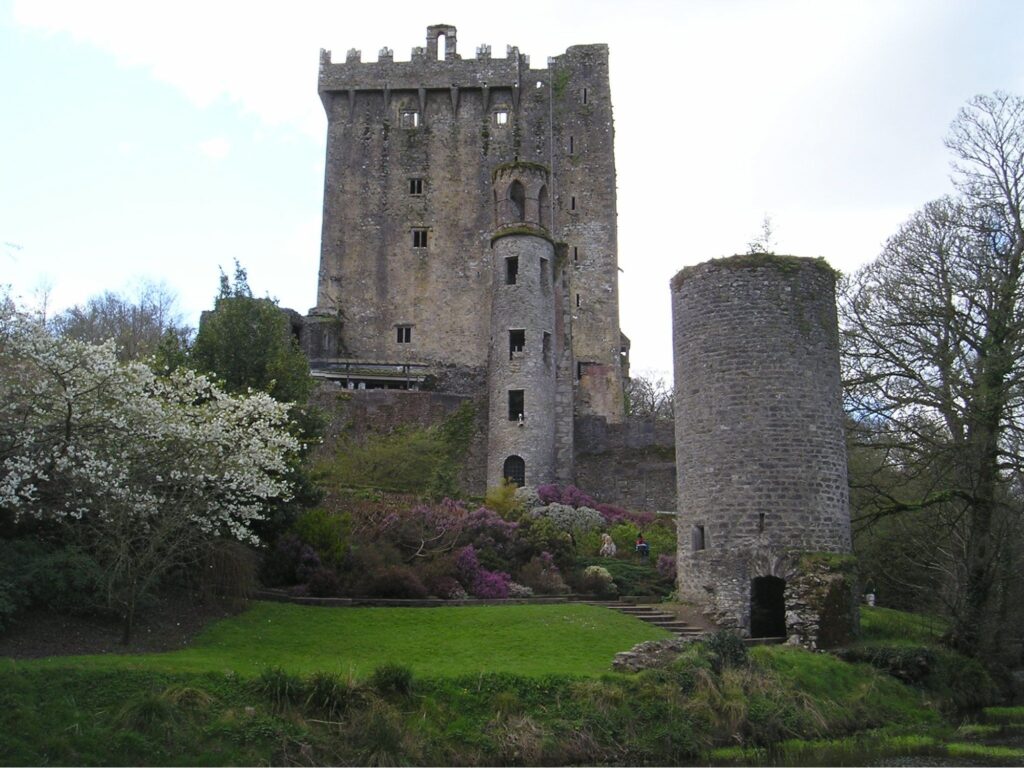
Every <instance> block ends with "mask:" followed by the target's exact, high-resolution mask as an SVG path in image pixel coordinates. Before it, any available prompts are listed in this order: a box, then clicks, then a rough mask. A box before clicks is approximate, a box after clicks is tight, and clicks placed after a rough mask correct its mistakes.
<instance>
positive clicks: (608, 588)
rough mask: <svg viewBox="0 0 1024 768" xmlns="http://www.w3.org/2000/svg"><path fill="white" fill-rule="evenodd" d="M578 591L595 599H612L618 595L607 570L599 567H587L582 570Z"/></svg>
mask: <svg viewBox="0 0 1024 768" xmlns="http://www.w3.org/2000/svg"><path fill="white" fill-rule="evenodd" d="M579 590H580V591H581V592H585V593H587V594H591V595H596V596H597V597H614V596H615V595H617V594H618V593H619V590H618V587H616V586H615V581H614V580H613V579H612V575H611V574H610V573H609V572H608V569H607V568H605V567H603V566H600V565H588V566H587V567H586V568H584V569H583V573H582V575H581V576H580V579H579Z"/></svg>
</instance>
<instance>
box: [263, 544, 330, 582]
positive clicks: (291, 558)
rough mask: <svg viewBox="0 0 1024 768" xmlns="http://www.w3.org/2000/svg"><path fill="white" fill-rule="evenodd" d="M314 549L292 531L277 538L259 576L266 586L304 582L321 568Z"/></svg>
mask: <svg viewBox="0 0 1024 768" xmlns="http://www.w3.org/2000/svg"><path fill="white" fill-rule="evenodd" d="M322 567H323V566H322V564H321V562H320V557H319V556H318V555H317V553H316V550H315V549H313V548H312V547H311V546H309V544H307V543H306V542H304V541H303V540H302V539H300V538H299V537H298V536H296V535H295V534H294V533H289V534H285V535H284V536H281V537H280V538H278V540H277V543H276V544H275V545H274V549H273V550H272V551H271V552H270V553H269V554H268V555H267V557H266V559H265V560H264V561H263V567H262V568H261V569H260V577H261V578H262V579H263V583H264V584H266V585H267V586H271V587H277V586H285V585H289V584H300V583H301V584H304V583H306V582H307V581H309V578H310V576H312V575H313V574H314V573H316V572H317V571H319V570H320V569H321V568H322Z"/></svg>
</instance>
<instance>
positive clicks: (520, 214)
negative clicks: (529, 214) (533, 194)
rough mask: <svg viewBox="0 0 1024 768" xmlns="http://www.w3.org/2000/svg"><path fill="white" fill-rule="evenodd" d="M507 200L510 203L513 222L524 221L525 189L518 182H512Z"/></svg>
mask: <svg viewBox="0 0 1024 768" xmlns="http://www.w3.org/2000/svg"><path fill="white" fill-rule="evenodd" d="M508 199H509V201H510V202H511V203H512V211H511V213H512V218H513V219H514V220H515V221H525V220H526V189H525V188H524V187H523V185H522V184H521V183H519V181H513V182H512V184H511V186H509V188H508Z"/></svg>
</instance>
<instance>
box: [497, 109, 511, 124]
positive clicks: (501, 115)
mask: <svg viewBox="0 0 1024 768" xmlns="http://www.w3.org/2000/svg"><path fill="white" fill-rule="evenodd" d="M494 124H495V125H508V110H507V109H499V110H497V111H495V113H494Z"/></svg>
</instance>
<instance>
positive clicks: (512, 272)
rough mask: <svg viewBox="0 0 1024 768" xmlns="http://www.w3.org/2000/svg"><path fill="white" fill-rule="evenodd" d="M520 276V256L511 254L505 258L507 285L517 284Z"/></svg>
mask: <svg viewBox="0 0 1024 768" xmlns="http://www.w3.org/2000/svg"><path fill="white" fill-rule="evenodd" d="M518 277H519V257H518V256H509V257H508V258H506V259H505V285H515V284H516V279H517V278H518Z"/></svg>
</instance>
